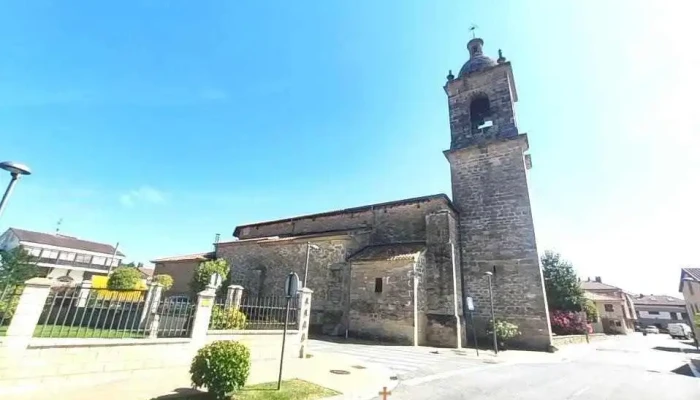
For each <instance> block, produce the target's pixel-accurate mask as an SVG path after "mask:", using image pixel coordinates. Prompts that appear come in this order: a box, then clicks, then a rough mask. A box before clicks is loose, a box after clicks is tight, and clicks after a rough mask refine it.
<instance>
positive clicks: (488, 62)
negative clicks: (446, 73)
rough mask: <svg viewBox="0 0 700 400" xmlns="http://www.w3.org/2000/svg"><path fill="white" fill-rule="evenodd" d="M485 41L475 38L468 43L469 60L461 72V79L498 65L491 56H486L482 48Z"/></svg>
mask: <svg viewBox="0 0 700 400" xmlns="http://www.w3.org/2000/svg"><path fill="white" fill-rule="evenodd" d="M483 45H484V41H483V40H482V39H480V38H474V39H472V40H470V41H469V43H467V49H469V60H467V62H465V63H464V65H463V66H462V69H460V70H459V78H461V77H463V76H466V75H469V74H471V73H472V72H478V71H482V70H484V69H487V68H491V67H493V66H495V65H496V61H495V60H494V59H492V58H491V57H489V56H486V55H484V53H483V50H482V46H483Z"/></svg>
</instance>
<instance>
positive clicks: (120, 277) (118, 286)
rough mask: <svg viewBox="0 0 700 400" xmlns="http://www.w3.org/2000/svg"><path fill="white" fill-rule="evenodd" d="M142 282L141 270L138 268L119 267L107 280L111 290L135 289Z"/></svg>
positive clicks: (108, 287)
mask: <svg viewBox="0 0 700 400" xmlns="http://www.w3.org/2000/svg"><path fill="white" fill-rule="evenodd" d="M139 282H141V272H139V270H138V269H136V268H131V267H117V268H115V269H114V271H112V275H110V276H109V280H108V281H107V289H110V290H134V289H136V288H137V287H138V284H139Z"/></svg>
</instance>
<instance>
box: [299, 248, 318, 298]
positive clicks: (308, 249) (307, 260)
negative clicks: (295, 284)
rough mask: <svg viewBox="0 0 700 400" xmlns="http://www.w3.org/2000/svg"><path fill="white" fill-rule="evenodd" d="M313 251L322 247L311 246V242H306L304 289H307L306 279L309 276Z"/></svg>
mask: <svg viewBox="0 0 700 400" xmlns="http://www.w3.org/2000/svg"><path fill="white" fill-rule="evenodd" d="M311 249H314V250H318V249H320V247H318V246H316V245H315V244H311V242H306V263H304V282H303V284H304V287H306V278H307V277H308V276H309V255H310V253H311Z"/></svg>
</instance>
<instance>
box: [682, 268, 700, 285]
mask: <svg viewBox="0 0 700 400" xmlns="http://www.w3.org/2000/svg"><path fill="white" fill-rule="evenodd" d="M682 270H683V271H685V273H686V274H688V275H690V277H691V278H693V279H695V280H696V281H698V282H700V268H682Z"/></svg>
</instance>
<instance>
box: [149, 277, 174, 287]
mask: <svg viewBox="0 0 700 400" xmlns="http://www.w3.org/2000/svg"><path fill="white" fill-rule="evenodd" d="M153 282H155V283H160V284H161V285H163V290H168V289H170V288H171V287H173V282H174V281H173V277H172V276H170V275H168V274H159V275H156V276H154V277H153Z"/></svg>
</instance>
